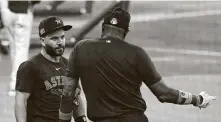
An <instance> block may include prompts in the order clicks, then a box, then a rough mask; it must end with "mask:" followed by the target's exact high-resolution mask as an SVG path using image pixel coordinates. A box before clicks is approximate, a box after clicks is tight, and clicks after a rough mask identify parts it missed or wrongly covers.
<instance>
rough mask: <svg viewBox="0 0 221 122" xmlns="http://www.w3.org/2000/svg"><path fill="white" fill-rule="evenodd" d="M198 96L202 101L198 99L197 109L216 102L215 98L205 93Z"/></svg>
mask: <svg viewBox="0 0 221 122" xmlns="http://www.w3.org/2000/svg"><path fill="white" fill-rule="evenodd" d="M199 96H200V97H201V98H202V101H201V100H200V99H198V102H197V105H196V106H197V107H199V108H200V109H201V108H207V107H208V106H209V105H210V104H211V102H212V101H213V100H216V99H217V97H216V96H210V95H209V94H207V93H206V92H204V91H202V92H200V94H199Z"/></svg>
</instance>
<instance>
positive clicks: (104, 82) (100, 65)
mask: <svg viewBox="0 0 221 122" xmlns="http://www.w3.org/2000/svg"><path fill="white" fill-rule="evenodd" d="M129 23H130V14H129V13H128V12H127V11H124V10H123V9H121V8H116V9H114V10H113V11H111V12H110V13H109V14H108V15H107V16H106V17H105V18H104V22H103V24H102V35H101V39H85V40H82V41H80V42H78V43H77V44H76V46H75V47H74V49H73V51H72V53H71V55H70V58H69V62H68V69H67V71H68V73H67V75H66V76H67V79H68V83H67V84H66V85H67V86H64V89H63V94H62V100H61V106H60V110H59V118H60V122H62V121H63V120H67V119H70V118H71V112H72V110H71V109H70V108H69V106H70V105H71V101H72V99H73V97H72V96H73V95H72V94H74V93H75V89H76V88H77V86H78V84H79V81H78V80H79V78H80V79H81V84H82V88H83V91H84V93H85V96H86V100H87V112H88V113H87V115H88V118H89V119H90V120H92V121H94V122H148V118H147V117H146V116H145V114H144V112H145V110H146V103H145V101H144V99H143V98H142V96H141V92H140V87H141V85H142V82H144V83H145V84H146V85H147V86H148V88H149V89H150V90H151V91H152V93H153V94H154V95H155V96H156V97H157V98H158V100H159V101H160V102H162V103H174V104H179V105H191V104H192V105H194V106H196V107H199V108H206V107H208V106H209V105H210V104H211V102H212V100H215V99H216V97H215V96H210V95H209V94H207V93H206V92H201V93H200V94H199V95H193V94H191V93H188V92H184V91H181V90H176V89H173V88H170V87H168V86H167V85H166V84H165V83H164V81H163V79H162V77H161V76H160V74H159V73H158V72H157V71H156V69H155V67H154V65H153V63H152V61H151V59H150V57H149V56H148V54H147V53H146V52H145V51H144V50H143V49H142V48H141V47H138V46H135V45H133V44H129V43H127V42H125V41H124V39H125V36H126V35H127V33H128V31H129ZM67 116H69V117H67Z"/></svg>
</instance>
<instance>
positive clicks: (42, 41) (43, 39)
mask: <svg viewBox="0 0 221 122" xmlns="http://www.w3.org/2000/svg"><path fill="white" fill-rule="evenodd" d="M40 40H41V45H42V46H43V47H44V46H45V38H42V37H40Z"/></svg>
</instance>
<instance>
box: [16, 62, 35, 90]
mask: <svg viewBox="0 0 221 122" xmlns="http://www.w3.org/2000/svg"><path fill="white" fill-rule="evenodd" d="M36 74H37V73H36V70H35V68H34V64H33V63H31V62H29V61H26V62H24V63H22V64H21V65H20V66H19V69H18V71H17V77H16V87H15V89H16V90H17V91H20V92H27V93H31V92H32V91H33V88H34V83H35V76H36Z"/></svg>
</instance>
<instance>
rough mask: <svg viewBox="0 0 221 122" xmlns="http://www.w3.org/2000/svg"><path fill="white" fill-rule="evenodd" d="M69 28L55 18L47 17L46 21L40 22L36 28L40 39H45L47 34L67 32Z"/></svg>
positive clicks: (69, 26)
mask: <svg viewBox="0 0 221 122" xmlns="http://www.w3.org/2000/svg"><path fill="white" fill-rule="evenodd" d="M71 28H72V26H71V25H64V23H63V21H62V20H61V19H60V18H59V17H57V16H50V17H47V18H46V19H44V20H42V21H41V22H40V24H39V26H38V30H39V36H40V37H45V36H46V35H47V34H49V33H52V32H54V31H56V30H59V29H63V30H64V31H68V30H70V29H71Z"/></svg>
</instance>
